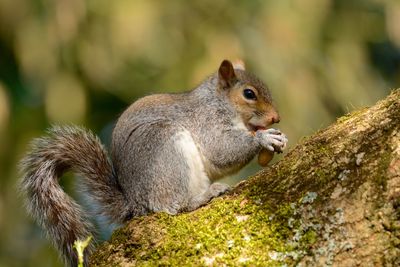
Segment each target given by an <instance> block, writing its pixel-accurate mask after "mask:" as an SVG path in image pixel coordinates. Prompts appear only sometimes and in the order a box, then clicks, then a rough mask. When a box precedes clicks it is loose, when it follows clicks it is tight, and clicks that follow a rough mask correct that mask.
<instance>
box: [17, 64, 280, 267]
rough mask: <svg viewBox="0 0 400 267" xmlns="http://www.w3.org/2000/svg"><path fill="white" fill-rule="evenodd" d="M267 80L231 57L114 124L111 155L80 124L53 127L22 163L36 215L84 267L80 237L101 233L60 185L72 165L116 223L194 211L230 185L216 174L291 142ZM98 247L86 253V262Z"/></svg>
mask: <svg viewBox="0 0 400 267" xmlns="http://www.w3.org/2000/svg"><path fill="white" fill-rule="evenodd" d="M279 120H280V118H279V114H278V112H277V110H276V108H275V106H274V104H273V102H272V97H271V93H270V91H269V89H268V88H267V86H266V85H265V84H264V83H263V82H262V81H261V80H260V79H259V78H257V77H256V76H255V75H253V74H251V73H249V72H247V71H246V70H245V67H244V64H243V62H242V61H238V62H234V63H232V62H231V61H229V60H223V61H222V63H221V64H220V66H219V69H218V71H217V72H215V73H214V74H212V75H211V76H210V77H208V78H206V79H205V80H204V81H203V82H202V83H201V84H200V85H199V86H197V87H196V88H195V89H193V90H191V91H188V92H184V93H176V94H154V95H149V96H145V97H143V98H141V99H139V100H137V101H136V102H134V103H133V104H131V106H129V107H128V108H127V109H126V110H125V111H124V112H123V113H122V115H121V116H120V117H119V119H118V120H117V123H116V125H115V127H114V129H113V133H112V142H111V157H109V156H108V152H107V151H106V149H105V148H104V146H103V145H102V144H101V142H100V140H99V138H98V137H97V136H95V135H94V134H93V133H91V132H90V131H88V130H85V129H83V128H80V127H77V126H53V127H52V128H51V129H50V130H49V131H48V135H46V136H44V137H41V138H37V139H35V140H33V142H32V147H31V150H30V152H28V153H27V155H26V156H25V157H24V158H23V159H22V160H21V164H20V166H21V173H22V176H23V177H22V179H21V184H20V189H21V191H22V193H23V194H24V195H25V204H26V207H27V210H28V213H29V214H31V215H32V216H33V217H34V219H35V220H36V221H37V222H38V224H39V225H40V226H41V227H42V228H44V230H45V232H46V234H47V236H48V237H49V238H50V239H51V240H52V242H53V243H54V245H55V247H56V248H57V249H58V250H59V251H60V253H61V255H63V257H64V259H65V262H66V264H68V265H70V266H76V264H77V262H78V257H77V253H76V251H75V250H74V247H73V244H74V241H75V240H84V239H86V238H87V237H88V236H89V235H91V233H93V232H94V229H93V228H94V227H93V225H92V224H91V223H90V221H89V219H88V216H87V215H86V214H85V213H84V212H83V211H82V209H81V208H80V207H79V205H78V204H77V203H76V202H75V201H74V200H72V199H71V198H70V197H69V196H68V195H67V194H66V193H65V192H64V191H63V189H62V188H61V186H60V185H59V179H60V178H61V176H62V175H63V173H65V172H66V171H68V170H72V171H73V172H75V173H77V174H78V175H79V177H82V178H81V179H82V180H81V183H80V184H79V185H80V186H81V187H82V188H83V191H84V193H85V194H87V195H88V196H90V197H91V198H93V200H94V201H95V202H96V203H98V209H99V210H98V213H99V214H102V215H105V216H106V217H107V218H109V221H110V222H112V223H117V224H119V223H124V222H126V221H128V220H129V219H131V218H133V217H136V216H141V215H146V214H149V213H152V212H167V213H169V214H177V213H179V212H189V211H193V210H195V209H197V208H199V207H201V206H203V205H205V204H207V203H208V202H209V201H210V200H211V199H213V198H215V197H217V196H220V195H221V194H223V193H225V192H227V191H229V190H230V187H229V186H228V185H226V184H223V183H218V182H215V181H216V180H218V179H220V178H222V177H224V176H226V175H229V174H232V173H234V172H236V171H238V170H240V169H241V168H242V167H243V166H244V165H246V164H247V163H249V161H250V160H252V159H253V158H254V157H255V156H256V155H257V154H258V153H260V156H261V154H263V153H264V156H261V158H264V159H262V160H259V161H261V162H260V163H262V165H265V164H266V162H265V161H269V160H270V159H271V156H267V158H268V159H267V160H266V159H265V157H266V156H265V151H268V153H269V154H268V155H272V154H273V153H274V152H278V153H279V152H281V151H282V149H284V148H285V146H286V143H287V138H286V136H285V135H284V134H283V133H282V132H281V131H279V130H276V129H272V128H268V127H269V126H270V125H271V124H273V123H278V122H279ZM93 249H94V245H90V246H89V247H87V248H86V249H85V254H84V265H85V266H87V265H88V261H89V255H90V254H91V253H92V251H93Z"/></svg>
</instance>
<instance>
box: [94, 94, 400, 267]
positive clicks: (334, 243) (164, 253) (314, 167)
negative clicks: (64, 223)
mask: <svg viewBox="0 0 400 267" xmlns="http://www.w3.org/2000/svg"><path fill="white" fill-rule="evenodd" d="M399 128H400V89H397V90H395V91H393V92H392V93H391V94H390V95H389V96H388V97H387V98H386V99H384V100H382V101H380V102H378V103H377V104H376V105H374V106H373V107H371V108H365V109H362V110H359V111H356V112H353V113H351V114H348V115H346V116H344V117H342V118H340V119H338V120H337V122H336V123H334V124H333V125H331V126H330V127H328V128H326V129H324V130H321V131H319V132H317V133H315V134H314V135H312V136H310V137H308V138H305V139H304V140H302V141H301V142H300V143H299V144H297V145H296V146H295V147H294V148H293V149H291V151H289V153H288V154H287V155H286V156H285V157H284V158H283V159H282V160H281V161H279V162H277V163H276V164H274V165H272V166H270V167H267V168H265V169H264V170H263V171H261V172H259V173H258V174H256V175H255V176H253V177H250V178H249V179H248V180H246V181H245V182H242V183H240V184H239V185H238V186H237V187H235V189H234V190H233V191H232V192H231V193H230V194H227V195H225V196H223V197H220V198H218V199H214V200H213V201H212V202H211V203H210V204H208V205H207V206H205V207H203V208H200V209H198V210H196V211H194V212H190V213H184V214H180V215H177V216H170V215H167V214H163V213H158V214H152V215H149V216H145V217H141V218H135V219H133V220H132V221H131V222H129V223H128V224H127V225H126V226H125V227H122V228H121V229H119V230H117V231H116V232H115V233H114V234H113V236H112V238H111V240H110V241H108V242H105V243H104V244H102V245H101V246H100V247H99V248H98V250H97V251H96V252H95V254H94V255H93V256H92V258H91V265H93V266H153V265H167V266H220V265H227V266H241V265H243V266H282V265H285V264H286V265H288V266H294V265H299V266H326V265H334V266H367V265H371V266H376V265H385V266H400V220H399V219H400V132H399Z"/></svg>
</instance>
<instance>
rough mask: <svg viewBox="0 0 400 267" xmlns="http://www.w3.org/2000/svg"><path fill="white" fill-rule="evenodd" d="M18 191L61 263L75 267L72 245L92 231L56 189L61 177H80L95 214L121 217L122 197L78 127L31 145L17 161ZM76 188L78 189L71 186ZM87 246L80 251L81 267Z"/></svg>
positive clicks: (96, 143) (97, 147) (98, 149)
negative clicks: (95, 206) (20, 176)
mask: <svg viewBox="0 0 400 267" xmlns="http://www.w3.org/2000/svg"><path fill="white" fill-rule="evenodd" d="M21 170H22V173H23V179H22V181H21V191H22V192H23V193H24V195H26V206H27V209H28V212H29V213H30V214H31V215H32V216H33V217H34V218H35V219H36V220H37V222H38V223H39V224H40V225H41V226H42V227H43V228H44V229H45V231H46V233H47V235H48V237H49V238H50V239H51V240H52V241H53V243H54V245H55V246H56V247H57V248H58V249H59V250H60V251H61V253H62V254H63V256H64V257H65V260H66V261H67V262H68V263H69V264H70V265H71V266H76V264H77V255H76V251H75V250H74V248H73V244H74V241H75V240H78V239H80V240H84V239H86V238H87V237H88V236H89V235H91V233H92V231H93V226H92V225H91V224H90V222H89V221H88V220H87V218H86V216H85V214H84V212H83V211H82V210H81V209H80V207H79V205H78V204H77V203H76V202H75V201H74V200H73V199H71V198H70V197H69V196H68V195H67V194H65V192H64V191H63V190H62V188H61V187H60V185H59V183H58V180H59V178H60V177H61V176H62V174H63V173H64V172H66V171H68V170H72V171H74V172H76V173H78V174H79V175H80V176H82V178H83V179H82V187H83V189H84V190H85V191H86V192H87V193H88V194H89V196H90V197H92V198H93V199H94V200H95V201H97V202H98V203H99V206H100V209H101V210H100V212H101V213H103V214H104V215H106V216H108V217H110V219H111V220H112V221H114V222H120V221H122V220H123V219H124V217H126V216H127V213H128V211H127V206H126V201H125V198H124V195H123V194H122V191H121V189H120V187H119V185H118V182H117V179H116V177H115V175H114V173H113V167H112V164H111V162H110V160H109V157H108V155H107V152H106V151H105V149H104V147H103V146H102V144H101V143H100V140H99V139H98V138H97V137H96V136H95V135H93V134H92V133H91V132H88V131H86V130H84V129H81V128H79V127H72V126H64V127H59V126H56V127H53V128H52V129H50V130H49V134H48V135H47V136H45V137H42V138H38V139H35V140H34V141H33V143H32V150H31V152H29V153H28V154H27V155H26V157H25V158H24V159H23V160H22V161H21ZM77 184H81V183H77ZM92 250H93V245H91V246H90V247H88V248H87V249H86V250H85V252H86V253H85V262H86V264H85V265H87V261H88V256H89V255H90V253H91V251H92Z"/></svg>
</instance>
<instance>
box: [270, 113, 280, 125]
mask: <svg viewBox="0 0 400 267" xmlns="http://www.w3.org/2000/svg"><path fill="white" fill-rule="evenodd" d="M280 121H281V118H280V117H279V115H278V114H274V115H272V116H271V122H272V123H279V122H280Z"/></svg>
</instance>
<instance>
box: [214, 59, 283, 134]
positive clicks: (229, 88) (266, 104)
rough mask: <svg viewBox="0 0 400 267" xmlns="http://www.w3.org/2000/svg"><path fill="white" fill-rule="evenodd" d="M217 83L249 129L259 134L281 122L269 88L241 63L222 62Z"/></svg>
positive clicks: (239, 61)
mask: <svg viewBox="0 0 400 267" xmlns="http://www.w3.org/2000/svg"><path fill="white" fill-rule="evenodd" d="M218 80H219V86H220V90H222V91H223V92H225V93H226V94H227V96H228V98H229V100H230V102H231V103H232V105H233V106H234V107H235V109H236V111H237V112H238V114H239V115H240V117H241V119H242V121H243V123H244V125H245V126H246V128H247V129H249V130H250V131H257V130H260V129H266V128H267V127H268V126H270V125H272V124H273V123H278V122H279V120H280V118H279V114H278V111H277V110H276V108H275V106H274V105H273V103H272V97H271V94H270V92H269V90H268V88H267V86H266V85H265V84H264V83H263V82H262V81H261V80H260V79H258V78H257V77H256V76H254V75H253V74H251V73H249V72H247V71H246V70H245V66H244V63H243V62H242V61H241V60H238V61H235V62H234V63H233V64H232V62H230V61H229V60H224V61H222V63H221V65H220V67H219V69H218Z"/></svg>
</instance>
